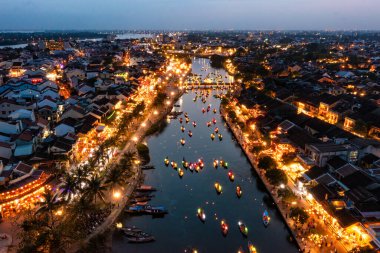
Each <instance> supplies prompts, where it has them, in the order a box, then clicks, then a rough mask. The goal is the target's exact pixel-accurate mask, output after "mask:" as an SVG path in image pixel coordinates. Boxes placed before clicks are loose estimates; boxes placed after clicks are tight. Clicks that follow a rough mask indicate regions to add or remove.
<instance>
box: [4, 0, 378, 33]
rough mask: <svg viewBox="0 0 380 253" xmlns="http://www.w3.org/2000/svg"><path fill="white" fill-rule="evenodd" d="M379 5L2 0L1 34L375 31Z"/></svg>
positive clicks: (295, 0)
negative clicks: (211, 30) (96, 30)
mask: <svg viewBox="0 0 380 253" xmlns="http://www.w3.org/2000/svg"><path fill="white" fill-rule="evenodd" d="M378 7H380V2H378V1H375V0H364V1H360V2H358V1H343V0H338V1H327V0H322V1H318V2H311V1H301V0H290V1H284V0H272V1H263V0H253V1H248V0H236V1H230V0H219V1H217V0H207V1H199V0H191V1H187V2H186V3H183V2H178V1H173V0H166V1H154V0H140V1H136V0H128V1H121V0H113V1H111V2H101V1H87V0H85V1H81V2H80V3H77V2H74V1H73V0H69V1H66V2H65V4H61V3H59V2H58V1H44V0H36V1H24V0H22V1H4V2H3V3H2V8H1V10H0V15H1V17H2V18H1V19H2V22H1V24H0V29H2V30H5V29H6V30H9V29H11V30H45V29H59V30H61V29H62V30H63V29H79V30H81V29H152V30H161V29H168V30H186V29H188V30H209V29H218V30H229V29H234V30H378V29H379V28H380V27H379V25H378V24H380V16H378V15H377V13H376V10H377V9H378Z"/></svg>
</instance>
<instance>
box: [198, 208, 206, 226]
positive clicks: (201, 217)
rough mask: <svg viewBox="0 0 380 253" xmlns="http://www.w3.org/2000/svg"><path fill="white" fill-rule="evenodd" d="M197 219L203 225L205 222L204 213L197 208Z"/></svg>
mask: <svg viewBox="0 0 380 253" xmlns="http://www.w3.org/2000/svg"><path fill="white" fill-rule="evenodd" d="M197 216H198V218H199V219H200V220H201V221H202V222H203V223H204V222H205V221H206V213H205V211H204V210H203V209H202V208H200V207H199V208H198V210H197Z"/></svg>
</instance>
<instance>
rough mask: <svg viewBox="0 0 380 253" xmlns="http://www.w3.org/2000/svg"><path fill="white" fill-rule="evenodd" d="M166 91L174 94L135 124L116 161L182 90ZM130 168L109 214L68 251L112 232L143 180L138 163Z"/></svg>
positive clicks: (163, 114)
mask: <svg viewBox="0 0 380 253" xmlns="http://www.w3.org/2000/svg"><path fill="white" fill-rule="evenodd" d="M167 92H168V93H169V94H170V93H171V92H174V93H175V94H176V95H175V96H170V98H169V103H165V104H163V105H162V107H161V108H160V109H159V110H151V111H149V113H148V114H147V115H146V116H145V119H144V120H143V121H142V122H139V126H137V128H136V131H135V132H134V133H133V138H131V139H130V140H129V141H128V142H127V143H126V145H125V146H124V148H123V150H122V151H121V152H120V154H119V156H118V159H117V160H116V161H115V162H116V163H118V162H119V161H120V159H121V157H122V156H123V155H124V154H126V153H129V152H136V151H137V150H136V145H137V143H139V142H142V141H144V139H145V137H146V133H147V131H148V130H149V129H150V127H152V126H153V125H154V124H157V123H158V122H160V121H161V120H163V119H164V118H165V117H166V116H167V115H168V114H169V113H170V112H171V110H172V108H173V105H174V104H175V103H176V101H177V100H178V99H179V98H180V97H181V96H182V94H183V91H182V90H179V89H177V88H175V87H168V90H167ZM132 169H133V176H132V177H131V178H130V179H129V181H128V184H127V186H126V187H125V188H124V190H123V191H122V193H121V196H122V198H120V199H119V200H117V201H115V202H114V204H115V205H114V208H113V209H112V211H111V213H110V215H109V216H108V217H107V218H106V219H105V220H104V222H103V223H102V224H101V225H100V226H98V227H97V228H96V229H95V230H94V232H92V233H91V234H90V235H89V236H88V237H87V238H86V239H85V240H84V241H81V242H80V243H78V245H76V247H73V249H72V250H70V252H77V251H79V248H80V246H83V245H87V244H88V243H89V242H90V241H91V240H93V239H95V238H96V237H97V236H99V235H102V234H104V233H105V232H107V231H109V230H111V231H110V232H111V233H112V230H113V229H115V226H114V224H115V222H116V220H117V218H118V217H119V216H120V214H121V213H122V212H123V210H124V208H125V207H126V206H127V205H128V203H129V200H130V196H131V195H132V193H133V192H134V190H135V189H136V187H137V186H139V185H140V184H141V183H142V182H143V173H142V172H141V169H140V165H139V163H136V164H134V166H133V168H132ZM111 245H112V242H111V243H110V245H109V247H111Z"/></svg>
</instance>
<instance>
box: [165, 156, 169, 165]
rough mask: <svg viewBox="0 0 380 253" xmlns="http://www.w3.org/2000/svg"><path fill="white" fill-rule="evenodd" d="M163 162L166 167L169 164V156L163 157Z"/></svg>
mask: <svg viewBox="0 0 380 253" xmlns="http://www.w3.org/2000/svg"><path fill="white" fill-rule="evenodd" d="M164 163H165V165H166V167H168V166H169V163H170V161H169V157H166V158H165V159H164Z"/></svg>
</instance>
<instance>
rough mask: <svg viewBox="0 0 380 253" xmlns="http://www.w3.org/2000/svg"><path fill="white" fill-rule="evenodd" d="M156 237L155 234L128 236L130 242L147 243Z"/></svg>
mask: <svg viewBox="0 0 380 253" xmlns="http://www.w3.org/2000/svg"><path fill="white" fill-rule="evenodd" d="M154 240H155V238H154V237H153V236H149V237H130V238H128V242H129V243H147V242H153V241H154Z"/></svg>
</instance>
